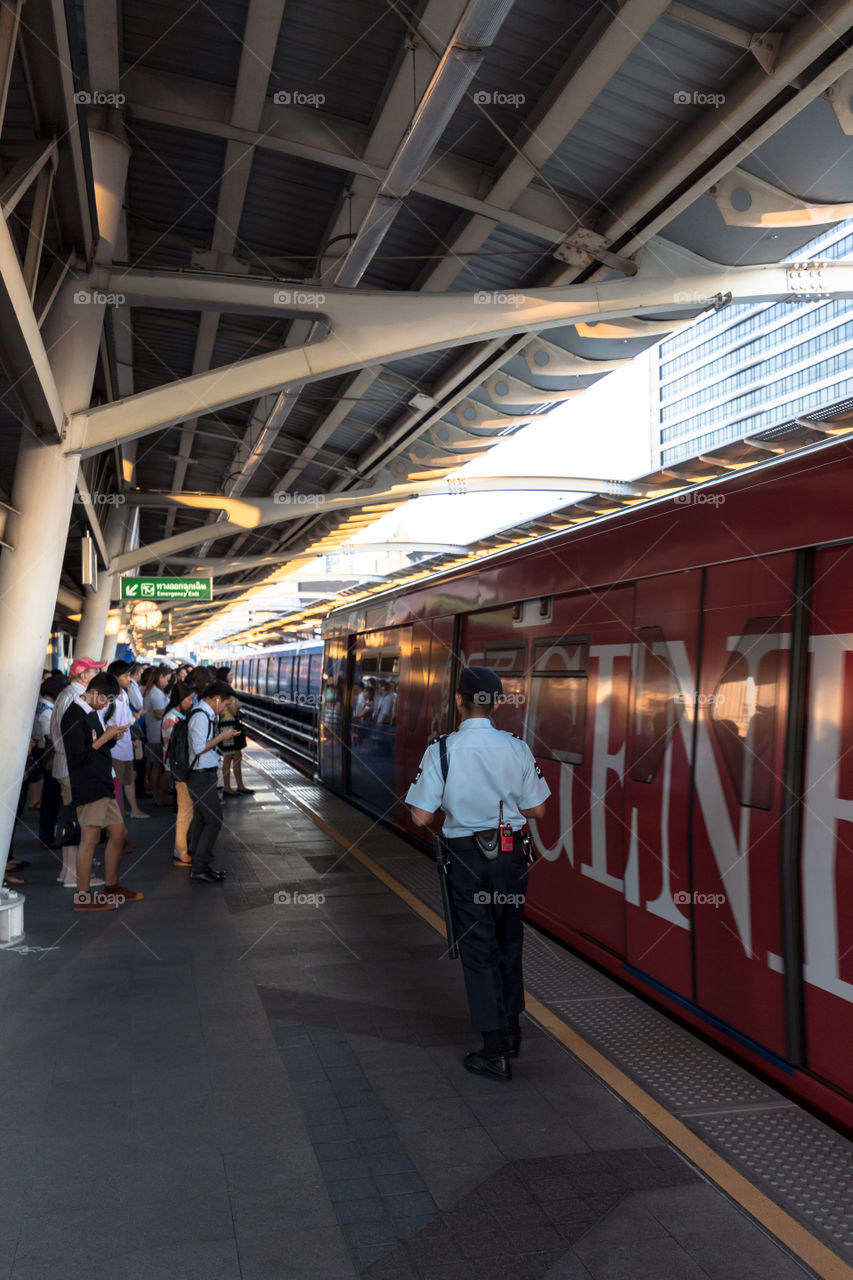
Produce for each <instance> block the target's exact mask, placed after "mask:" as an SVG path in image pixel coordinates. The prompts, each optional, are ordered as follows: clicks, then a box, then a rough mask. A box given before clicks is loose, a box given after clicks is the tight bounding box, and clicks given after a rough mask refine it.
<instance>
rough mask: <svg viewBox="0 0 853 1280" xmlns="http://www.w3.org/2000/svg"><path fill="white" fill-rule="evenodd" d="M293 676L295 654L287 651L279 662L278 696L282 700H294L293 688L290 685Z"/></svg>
mask: <svg viewBox="0 0 853 1280" xmlns="http://www.w3.org/2000/svg"><path fill="white" fill-rule="evenodd" d="M292 677H293V654H292V653H286V654H285V655H284V657H283V658H282V659H281V661H280V662H279V667H278V696H279V698H280V699H281V700H282V702H290V701H291V700H292V690H291V687H290V683H291V679H292Z"/></svg>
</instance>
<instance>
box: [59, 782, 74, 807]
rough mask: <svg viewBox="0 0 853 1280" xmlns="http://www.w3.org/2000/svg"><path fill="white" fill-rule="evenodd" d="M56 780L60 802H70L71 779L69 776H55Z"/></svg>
mask: <svg viewBox="0 0 853 1280" xmlns="http://www.w3.org/2000/svg"><path fill="white" fill-rule="evenodd" d="M57 782H58V783H59V790H60V793H61V795H62V803H63V804H70V803H71V779H70V778H69V777H65V778H57Z"/></svg>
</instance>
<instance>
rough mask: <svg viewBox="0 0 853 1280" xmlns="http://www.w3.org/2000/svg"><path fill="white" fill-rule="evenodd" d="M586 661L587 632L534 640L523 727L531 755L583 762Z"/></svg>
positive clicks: (567, 761)
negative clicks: (527, 703) (527, 708)
mask: <svg viewBox="0 0 853 1280" xmlns="http://www.w3.org/2000/svg"><path fill="white" fill-rule="evenodd" d="M588 665H589V639H588V637H587V636H560V637H559V638H556V637H555V638H554V639H553V640H537V641H535V643H534V645H533V673H532V675H533V679H532V681H531V686H530V712H529V714H528V717H527V727H526V731H525V738H526V741H527V745H528V746H529V747H530V749H531V751H532V752H533V754H534V755H537V756H548V757H550V758H551V759H552V760H561V761H563V762H565V763H566V764H583V754H584V739H585V736H586V701H587V686H588V681H587V669H588Z"/></svg>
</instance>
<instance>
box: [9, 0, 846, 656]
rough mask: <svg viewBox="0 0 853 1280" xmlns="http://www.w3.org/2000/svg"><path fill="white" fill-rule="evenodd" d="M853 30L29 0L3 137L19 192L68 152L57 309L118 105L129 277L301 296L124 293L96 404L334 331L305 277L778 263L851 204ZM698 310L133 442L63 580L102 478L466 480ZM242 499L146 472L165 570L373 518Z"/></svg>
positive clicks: (442, 359) (585, 14) (233, 410)
mask: <svg viewBox="0 0 853 1280" xmlns="http://www.w3.org/2000/svg"><path fill="white" fill-rule="evenodd" d="M851 29H853V4H851V3H841V2H840V0H835V2H834V3H828V2H824V3H820V4H817V5H814V4H808V5H807V4H805V3H800V2H799V0H797V2H795V3H793V4H791V3H786V2H784V0H739V2H738V3H737V4H735V3H734V2H733V0H721V2H717V0H715V2H714V3H703V2H702V0H691V3H690V4H685V3H680V2H676V0H672V2H669V3H664V2H662V0H625V3H624V4H622V5H621V6H619V7H617V6H616V5H613V4H604V3H591V4H590V3H580V2H579V0H578V2H575V0H569V2H567V0H515V2H514V3H513V0H420V2H419V3H415V4H411V3H409V4H401V3H399V2H398V0H361V2H360V3H359V4H358V5H357V6H354V5H352V4H351V3H345V0H287V2H286V3H285V0H218V2H217V3H216V4H215V5H207V4H203V3H199V4H195V5H191V6H186V5H182V4H178V3H177V0H159V2H155V3H150V4H146V5H145V6H144V7H143V6H131V5H124V6H121V7H119V8H117V6H116V5H115V4H114V3H112V2H110V0H78V3H77V5H76V7H75V6H71V5H66V6H63V5H62V4H60V3H59V0H44V3H41V4H39V5H37V6H35V7H34V8H33V7H32V6H27V7H26V9H24V10H23V14H22V17H21V20H20V31H19V35H18V40H17V44H16V47H15V52H14V57H13V59H12V62H11V66H10V74H9V77H8V97H7V102H6V112H5V119H4V121H3V131H2V134H1V135H0V161H2V164H3V168H4V171H5V172H6V173H7V175H9V176H8V177H7V179H6V195H7V196H8V194H9V192H10V191H11V190H12V189H13V186H12V182H11V178H12V176H14V175H17V179H18V181H20V175H21V173H22V172H23V173H27V172H32V170H33V166H34V163H35V162H34V161H33V159H32V157H33V156H34V155H35V154H37V153H38V154H41V150H45V149H47V147H48V144H49V143H50V144H51V145H52V146H53V151H52V156H51V157H49V158H48V161H44V162H43V161H42V160H39V164H42V163H45V164H48V163H49V164H50V165H51V166H52V167H53V168H54V169H55V175H54V177H53V183H52V191H51V193H50V199H49V201H48V208H47V212H46V214H45V215H44V220H43V224H42V227H41V241H42V242H43V250H42V252H41V255H40V259H39V260H38V261H37V262H36V264H35V269H34V276H33V279H32V289H31V296H32V298H33V300H34V310H35V313H36V318H37V319H43V318H44V316H45V315H46V314H47V312H48V310H49V307H50V305H51V302H52V300H53V298H54V297H55V294H56V290H57V288H58V284H59V283H60V282H61V280H62V279H63V277H64V275H65V274H66V273H67V272H68V271H70V272H71V273H72V274H74V273H79V275H80V278H81V279H83V278H84V277H86V275H87V272H88V270H89V268H90V266H91V263H92V255H93V251H94V246H95V244H96V242H97V217H96V213H95V198H94V196H95V193H94V189H93V184H92V174H91V157H90V154H89V146H88V130H92V129H100V130H107V131H110V132H113V133H116V134H117V135H118V136H120V137H123V138H124V139H125V140H126V142H127V144H128V146H129V148H130V162H129V171H128V180H127V188H126V193H125V200H124V210H123V217H122V225H121V231H120V234H119V237H118V240H117V244H116V249H115V254H114V262H113V272H112V275H111V277H110V283H111V285H114V284H115V282H116V281H117V280H119V279H120V278H121V275H122V272H126V273H127V279H128V281H132V278H133V273H138V272H140V271H145V272H147V273H149V274H150V273H155V274H156V273H162V274H163V275H170V276H171V275H174V273H178V272H179V273H181V275H182V277H184V278H192V279H195V278H197V277H199V276H210V277H211V278H215V279H216V280H222V279H228V280H233V279H257V280H261V281H275V282H279V283H280V285H281V290H282V294H286V295H287V299H288V304H289V305H290V309H289V310H288V306H287V305H285V306H284V308H283V313H282V314H281V316H278V315H268V314H250V313H243V312H240V311H238V310H233V311H231V310H228V309H222V308H217V309H208V308H205V307H199V309H197V310H194V309H192V308H188V309H182V310H177V309H170V308H168V307H164V306H154V305H145V303H144V302H140V301H139V300H138V299H137V298H135V296H134V290H133V287H132V285H131V286H129V287H128V290H127V292H128V294H129V295H131V297H133V298H134V300H133V302H132V303H131V302H128V301H126V300H124V298H123V295H122V294H121V291H120V289H119V290H116V297H115V299H113V300H112V301H113V303H114V305H110V306H109V307H108V310H107V314H106V323H105V331H104V341H103V344H102V358H101V362H100V366H99V370H98V373H97V375H96V385H95V402H96V403H97V402H101V403H110V402H112V401H116V400H119V399H122V398H125V397H127V396H130V395H135V394H137V393H139V392H143V391H147V390H149V389H151V388H155V387H161V386H164V385H167V384H171V383H177V382H180V381H183V380H186V379H187V378H189V377H191V376H192V375H194V374H198V373H200V372H203V371H204V370H207V369H219V368H222V369H223V370H224V369H225V368H226V366H231V365H233V363H234V362H236V361H245V360H247V359H250V358H252V357H254V356H257V355H260V354H264V353H267V352H274V351H277V350H280V349H281V348H287V347H299V346H301V345H302V344H304V343H306V342H311V341H318V340H320V339H321V338H322V336H323V332H322V329H321V328H320V327H318V325H317V324H316V323H315V321H314V320H312V319H311V317H310V315H309V316H308V317H307V318H306V316H305V315H304V314H301V315H300V314H294V312H293V304H294V303H296V302H297V300H298V295H299V291H300V289H309V288H311V289H314V290H316V289H318V288H320V289H322V288H324V287H325V288H329V289H331V288H335V287H341V286H345V287H348V288H357V289H359V290H364V291H370V290H380V291H409V292H422V293H424V294H435V293H437V292H451V293H453V292H463V291H464V292H481V293H482V294H483V296H484V298H485V299H489V298H490V297H496V296H498V295H501V296H503V295H507V294H513V293H516V292H517V293H522V292H523V291H526V290H530V289H532V288H542V287H544V286H548V285H555V284H561V285H564V284H567V283H571V282H578V283H584V282H589V281H593V280H598V279H605V278H613V277H614V276H619V275H620V274H630V272H631V270H632V262H633V259H634V257H635V255H636V254H637V253H638V251H640V250H641V249H643V248H644V247H646V249H648V248H649V247H650V246H651V248H652V251H653V250H654V246H655V244H657V243H659V241H660V240H661V239H663V240H665V241H666V242H669V243H671V244H674V245H676V246H681V247H683V248H684V249H686V250H689V251H690V252H691V253H693V254H697V255H699V256H700V257H702V258H705V259H708V260H710V261H711V262H715V263H720V264H724V265H730V266H744V265H755V264H761V263H772V262H778V261H780V260H782V259H784V258H786V257H789V256H790V255H792V254H795V253H796V251H797V250H798V249H799V248H800V247H801V246H802V245H804V244H805V243H806V242H807V241H809V240H810V239H812V238H813V236H814V234H815V228H816V226H817V227H820V226H823V225H826V224H828V223H831V222H832V221H839V220H840V219H841V218H843V217H846V216H849V214H850V211H851V209H850V207H851V206H853V166H851V164H850V151H851V145H850V144H851V134H853V113H851V110H850V97H851V89H853V83H851V77H853V54H851V52H850V49H849V45H850V39H849V37H850V32H851ZM413 118H414V120H415V125H416V127H415V126H413V124H412V122H413ZM415 135H416V136H415ZM54 139H55V140H56V141H55V143H54V142H53V140H54ZM415 143H416V145H415ZM28 157H29V159H28ZM41 171H42V170H41V169H39V170H38V172H41ZM40 191H41V187H40V185H39V183H38V181H30V182H28V184H27V186H26V189H25V190H24V191H23V192H22V193H21V195H20V198H19V199H18V201H17V203H16V205H15V208H14V212H12V213H11V214H9V215H8V216H7V225H8V228H9V231H10V233H11V236H12V240H13V242H14V246H15V248H16V250H17V254H18V258H19V260H20V262H21V263H25V260H26V259H27V254H28V243H29V241H30V231H31V228H32V227H33V225H34V219H35V218H37V216H38V213H39V198H40V196H39V193H40ZM4 203H5V201H4ZM704 305H705V304H704V303H700V302H697V306H696V308H695V312H694V314H698V313H699V312H700V311H701V310H703V309H704ZM684 322H685V319H684V311H683V309H682V310H681V311H680V312H679V313H678V318H677V319H675V318H673V319H672V320H670V321H667V319H666V318H665V317H664V318H663V319H661V318H660V317H659V318H658V319H656V320H655V321H648V320H631V319H626V320H624V321H622V322H621V323H619V324H613V325H608V324H599V325H595V324H579V325H573V324H563V325H560V326H557V327H555V328H553V329H550V330H548V331H546V332H544V333H540V334H538V335H537V336H536V337H534V338H531V335H530V333H529V332H525V331H520V332H519V333H518V334H516V335H510V336H504V337H501V338H498V339H494V338H493V339H489V340H485V341H477V342H474V343H471V342H464V341H460V340H459V339H458V338H454V339H453V341H452V342H448V345H447V347H446V348H443V349H438V350H432V351H430V352H427V353H425V354H417V355H412V356H408V357H406V358H401V359H390V360H388V361H386V362H380V363H375V364H371V365H370V366H369V367H364V368H359V369H356V370H355V371H351V372H347V373H337V374H335V375H334V376H329V377H327V378H323V379H321V380H315V381H312V382H310V383H308V384H306V385H304V386H301V387H300V386H298V385H297V386H295V387H288V388H285V389H283V390H282V392H281V394H279V395H276V394H267V395H264V396H261V397H257V398H254V399H250V400H245V401H241V402H239V403H236V404H232V405H229V406H228V407H227V408H223V409H220V410H218V411H216V412H211V413H208V412H202V413H200V414H199V416H198V417H196V418H189V419H184V420H182V421H180V422H178V423H176V424H174V425H170V426H168V427H166V428H165V429H162V430H158V431H155V432H153V433H151V434H148V435H145V436H144V437H143V438H141V439H139V440H137V441H135V442H134V443H133V444H132V445H130V446H128V445H123V446H117V447H114V448H109V449H103V450H102V451H101V452H99V453H97V454H95V455H94V456H91V457H87V458H85V460H84V462H83V468H82V480H81V484H82V486H83V489H84V490H85V491H88V492H89V493H90V494H91V495H92V497H93V499H94V500H93V501H90V502H81V503H79V504H78V505H77V506H75V511H74V518H73V520H72V529H71V534H70V538H69V549H68V556H67V559H66V568H65V574H64V578H63V587H64V588H65V589H66V591H67V592H68V593H70V594H69V599H71V598H73V597H74V596H75V595H77V596H79V593H80V581H79V534H80V533H81V532H82V531H83V530H84V529H85V528H87V527H93V526H94V531H95V533H96V536H97V537H98V540H99V543H100V545H101V550H102V552H103V550H104V545H103V528H102V527H101V528H98V525H99V522H100V524H101V526H102V525H103V518H102V517H103V513H104V511H105V510H106V509H108V504H107V503H106V502H102V501H100V500H101V499H107V498H109V497H110V496H111V495H119V494H123V495H125V496H129V495H130V494H132V493H133V492H134V491H135V490H141V491H142V492H143V493H145V494H149V495H150V494H152V493H157V492H160V491H162V492H164V493H165V492H168V493H176V492H183V491H189V492H193V493H200V494H206V495H222V497H223V499H238V498H239V499H243V500H244V501H247V502H251V500H253V499H261V498H266V497H269V496H270V495H272V494H282V493H290V494H300V495H324V496H328V495H340V494H345V493H346V492H347V491H348V490H350V489H360V488H364V487H365V486H366V485H369V484H370V483H371V482H372V481H377V480H378V478H380V477H383V476H384V477H386V478H388V479H390V480H391V481H393V482H395V483H400V482H402V481H405V480H407V479H412V478H413V477H414V478H417V477H419V476H420V477H424V476H426V477H440V476H443V475H446V474H447V473H448V472H451V471H453V470H455V469H456V468H457V467H458V466H459V465H460V459H461V460H463V461H464V460H466V459H468V458H470V457H472V456H475V455H476V453H477V452H478V450H482V449H485V448H488V447H490V445H491V444H492V443H493V441H494V439H495V437H498V436H503V435H505V434H508V433H511V432H513V431H515V430H517V429H519V428H520V427H521V426H522V425H524V424H526V423H528V422H530V421H531V420H532V419H533V418H534V417H535V416H537V415H538V414H540V413H542V412H546V411H547V410H548V408H549V407H551V406H552V405H553V404H554V403H555V402H558V397H559V400H562V399H564V398H565V395H566V393H567V392H571V391H582V390H583V389H584V388H586V387H588V386H589V385H591V384H592V383H594V382H595V381H597V380H598V379H599V378H601V377H604V376H606V375H607V373H608V372H609V371H610V370H611V369H612V368H614V367H617V366H618V363H619V362H621V361H624V360H628V359H630V358H632V357H633V356H634V355H636V354H638V353H639V352H640V351H641V350H643V349H644V348H645V347H647V346H649V345H650V344H652V343H654V342H656V341H659V340H660V338H661V336H662V335H663V334H665V333H666V332H668V331H671V329H672V328H673V327H675V326H676V325H678V324H682V323H684ZM17 355H18V353H17V352H16V350H15V349H14V345H13V343H12V341H11V339H9V338H8V337H7V338H6V339H5V340H0V356H2V358H3V364H4V367H5V369H6V374H7V380H6V383H5V385H3V386H2V387H0V432H2V435H3V442H4V446H5V447H4V449H3V451H2V455H3V462H2V469H0V488H1V489H2V490H3V491H4V496H8V494H9V493H10V491H11V480H12V475H13V470H14V454H15V444H16V441H17V439H18V437H19V435H20V432H21V423H22V421H26V420H28V419H31V418H32V398H33V388H32V387H31V386H30V382H29V381H28V380H27V379H26V378H21V377H20V376H19V372H20V371H19V364H18V360H17ZM585 362H586V363H585ZM35 391H36V392H37V388H36V389H35ZM79 407H80V408H83V407H84V406H79ZM806 436H807V437H808V433H806ZM795 443H796V439H795V436H794V435H791V437H790V445H791V447H793V446H794V445H795ZM750 447H753V448H754V446H744V448H745V449H746V450H747V451H748V449H749V448H750ZM784 447H787V446H784ZM452 450H456V452H452ZM460 450H461V452H460ZM761 452H762V451H761V450H760V449H758V450H757V453H756V456H761ZM765 456H766V452H765ZM702 465H707V466H712V464H702ZM594 510H595V502H593V513H594ZM222 518H223V511H222V509H217V508H216V507H215V506H212V507H209V508H206V509H205V508H188V507H185V506H176V505H166V504H165V503H164V504H163V505H162V506H161V505H157V504H156V502H152V501H151V500H150V499H149V501H148V502H147V503H146V504H145V505H143V506H141V507H140V519H139V527H138V536H139V546H140V560H139V567H140V571H141V572H147V573H156V572H172V573H181V572H184V571H186V570H187V569H188V568H192V567H195V566H200V565H203V564H204V560H205V558H210V559H213V560H217V561H219V562H220V563H221V562H222V561H223V560H229V561H237V560H239V559H241V558H244V559H255V560H257V558H259V557H262V556H263V557H275V558H276V559H277V560H278V561H279V562H280V563H281V565H286V564H287V563H289V562H291V561H293V560H294V559H295V558H296V557H299V558H302V559H304V558H306V557H309V558H310V556H311V555H312V554H313V553H314V552H315V550H316V549H321V550H322V549H326V548H329V547H332V546H334V545H335V544H336V543H338V542H345V541H346V540H347V539H348V538H349V537H351V535H352V532H353V530H354V529H355V528H358V527H360V526H361V524H363V522H364V519H365V517H364V516H363V515H362V514H361V513H360V512H359V513H356V514H355V515H353V514H348V513H343V514H335V513H334V512H332V511H327V512H324V510H323V508H322V506H319V505H316V506H313V507H312V506H308V505H306V510H305V515H304V516H301V517H300V518H299V519H297V520H293V519H291V520H288V521H287V523H281V524H278V525H276V524H271V525H261V526H259V527H254V528H252V527H247V528H246V529H245V531H243V532H240V533H238V534H236V535H235V534H234V533H233V532H229V533H228V535H227V537H217V533H216V525H217V523H219V522H220V521H221V520H222ZM534 523H535V522H534ZM545 523H546V525H547V524H548V523H549V522H547V521H546V522H545ZM194 529H196V530H200V531H201V532H200V535H199V536H200V538H201V541H199V542H198V545H197V546H194V547H193V548H192V550H191V551H184V552H182V553H181V558H178V555H177V553H176V554H175V556H174V557H172V556H171V555H170V554H167V553H165V552H163V551H162V549H161V550H159V551H157V552H155V553H149V558H148V559H147V560H146V558H145V551H146V550H147V549H148V548H149V547H151V546H152V544H157V543H161V542H162V541H163V540H164V539H168V538H171V537H172V536H173V535H175V534H181V533H189V531H190V530H194ZM533 532H535V529H534V530H533ZM271 565H272V566H273V568H274V567H275V562H274V561H270V562H268V563H265V564H263V565H257V564H255V565H254V566H253V567H250V568H238V569H237V570H236V571H234V570H230V571H229V572H228V573H227V575H223V573H222V571H221V570H220V571H218V572H217V573H216V575H215V576H216V578H217V583H218V584H221V587H222V588H224V591H217V600H216V601H214V602H213V604H212V605H193V606H191V607H187V608H185V609H181V610H178V611H176V612H175V613H174V615H173V627H172V636H173V638H179V637H180V636H182V635H187V634H189V633H190V632H191V631H192V630H194V629H195V628H197V627H198V626H199V625H200V623H201V622H202V621H204V620H205V619H206V618H208V617H209V616H210V615H211V613H212V612H213V611H215V610H216V609H220V608H222V606H223V603H224V602H228V601H230V600H233V599H235V598H237V597H238V596H239V595H240V594H241V593H242V592H243V591H245V590H246V589H248V588H250V587H252V586H255V585H257V584H258V583H260V582H262V581H266V580H268V579H269V577H270V573H271Z"/></svg>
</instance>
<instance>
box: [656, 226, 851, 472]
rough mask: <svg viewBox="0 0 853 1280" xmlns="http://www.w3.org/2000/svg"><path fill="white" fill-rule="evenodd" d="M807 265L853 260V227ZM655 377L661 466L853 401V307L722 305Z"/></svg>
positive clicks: (660, 361) (666, 356) (682, 340)
mask: <svg viewBox="0 0 853 1280" xmlns="http://www.w3.org/2000/svg"><path fill="white" fill-rule="evenodd" d="M806 258H820V259H824V260H828V259H834V260H836V261H839V260H843V261H853V221H848V222H843V223H839V225H838V226H836V227H833V228H832V230H831V231H827V232H826V233H825V234H824V235H821V236H820V237H818V238H817V239H816V240H813V241H811V243H810V244H809V245H807V246H806V248H805V249H803V250H801V251H800V252H799V253H798V254H797V261H803V260H804V259H806ZM652 376H653V384H655V389H656V396H655V401H654V403H653V409H652V413H653V420H654V417H655V416H656V417H657V422H658V433H659V455H658V456H659V462H660V465H661V466H668V465H672V464H673V463H675V462H680V461H681V460H682V459H685V458H695V457H698V456H699V455H700V454H703V453H706V452H708V451H709V450H711V449H718V448H719V447H720V446H721V445H724V444H728V443H730V442H731V441H733V440H742V439H744V438H747V437H750V436H755V435H759V434H761V433H763V432H766V431H768V430H772V429H774V428H779V427H783V426H785V425H787V424H790V423H792V422H793V421H794V420H795V419H796V418H798V417H800V416H806V415H808V414H810V413H812V414H814V413H815V412H816V411H819V410H826V409H827V408H828V407H831V406H833V405H836V404H838V405H839V406H841V405H842V404H843V402H845V401H849V400H850V399H851V398H853V299H847V298H839V299H835V300H833V301H815V302H788V301H787V300H785V301H781V302H777V303H774V304H772V305H771V306H768V305H767V304H766V303H761V304H759V305H754V304H738V305H734V306H728V307H724V308H723V309H722V310H721V311H718V312H715V313H714V314H712V315H709V316H706V317H705V318H704V319H703V320H700V321H699V322H698V324H695V325H692V326H691V327H689V328H687V329H683V330H682V331H681V332H680V333H677V334H675V335H674V336H673V337H672V338H668V339H667V340H666V341H664V342H662V343H661V344H660V346H659V347H658V348H657V361H656V367H655V368H653V375H652ZM848 407H849V406H848V405H846V404H845V405H844V408H848ZM653 436H654V429H653Z"/></svg>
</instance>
